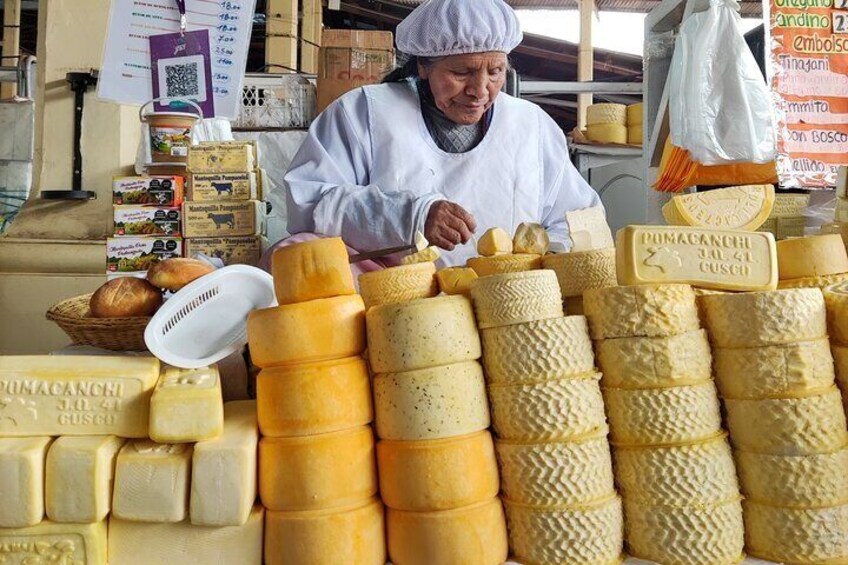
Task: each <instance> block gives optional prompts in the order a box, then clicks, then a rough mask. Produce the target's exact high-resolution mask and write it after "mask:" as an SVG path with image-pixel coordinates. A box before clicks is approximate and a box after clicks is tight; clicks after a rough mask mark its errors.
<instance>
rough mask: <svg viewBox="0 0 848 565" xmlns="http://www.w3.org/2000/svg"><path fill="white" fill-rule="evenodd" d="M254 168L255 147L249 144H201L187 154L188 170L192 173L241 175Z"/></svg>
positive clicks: (193, 147)
mask: <svg viewBox="0 0 848 565" xmlns="http://www.w3.org/2000/svg"><path fill="white" fill-rule="evenodd" d="M255 168H256V154H255V147H254V145H253V144H251V143H220V142H210V143H201V144H200V145H194V146H192V147H191V149H189V152H188V170H189V171H191V172H192V173H241V172H246V171H252V170H253V169H255Z"/></svg>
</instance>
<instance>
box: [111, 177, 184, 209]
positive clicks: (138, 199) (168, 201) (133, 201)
mask: <svg viewBox="0 0 848 565" xmlns="http://www.w3.org/2000/svg"><path fill="white" fill-rule="evenodd" d="M184 192H185V179H183V177H180V176H169V177H119V178H116V179H113V181H112V203H113V204H116V205H119V206H120V205H144V204H147V205H153V206H167V207H173V206H180V205H181V204H182V203H183V198H184Z"/></svg>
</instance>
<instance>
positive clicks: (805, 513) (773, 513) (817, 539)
mask: <svg viewBox="0 0 848 565" xmlns="http://www.w3.org/2000/svg"><path fill="white" fill-rule="evenodd" d="M743 504H744V507H745V532H746V534H747V542H748V543H747V549H748V553H749V554H751V555H752V556H754V557H759V558H761V559H768V560H769V561H774V562H777V563H779V562H783V563H799V564H800V563H803V564H810V565H812V564H814V563H815V564H818V563H828V564H834V565H836V564H840V563H846V562H848V504H843V505H840V506H830V507H825V508H804V509H792V508H780V507H778V506H767V505H765V504H758V503H756V502H753V501H746V502H744V503H743Z"/></svg>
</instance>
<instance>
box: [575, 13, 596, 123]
mask: <svg viewBox="0 0 848 565" xmlns="http://www.w3.org/2000/svg"><path fill="white" fill-rule="evenodd" d="M594 13H595V0H580V47H579V50H578V54H577V80H579V81H581V82H583V81H591V80H592V79H594V78H595V61H594V60H595V51H594V45H593V43H592V16H593V15H594ZM592 99H593V98H592V94H591V93H584V94H578V95H577V125H578V126H579V127H580V128H581V129H582V128H584V127H586V111H587V109H588V108H589V106H591V105H592Z"/></svg>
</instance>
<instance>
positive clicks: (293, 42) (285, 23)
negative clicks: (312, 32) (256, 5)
mask: <svg viewBox="0 0 848 565" xmlns="http://www.w3.org/2000/svg"><path fill="white" fill-rule="evenodd" d="M297 2H298V0H267V4H266V11H265V17H266V18H267V20H266V23H265V33H266V35H267V37H266V40H265V64H266V65H268V67H267V68H266V71H267V72H269V73H280V72H283V73H286V72H294V71H292V70H286V69H284V68H281V67H280V66H276V67H275V66H273V65H282V66H283V67H287V68H288V69H295V70H296V69H297V6H298V4H297Z"/></svg>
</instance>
